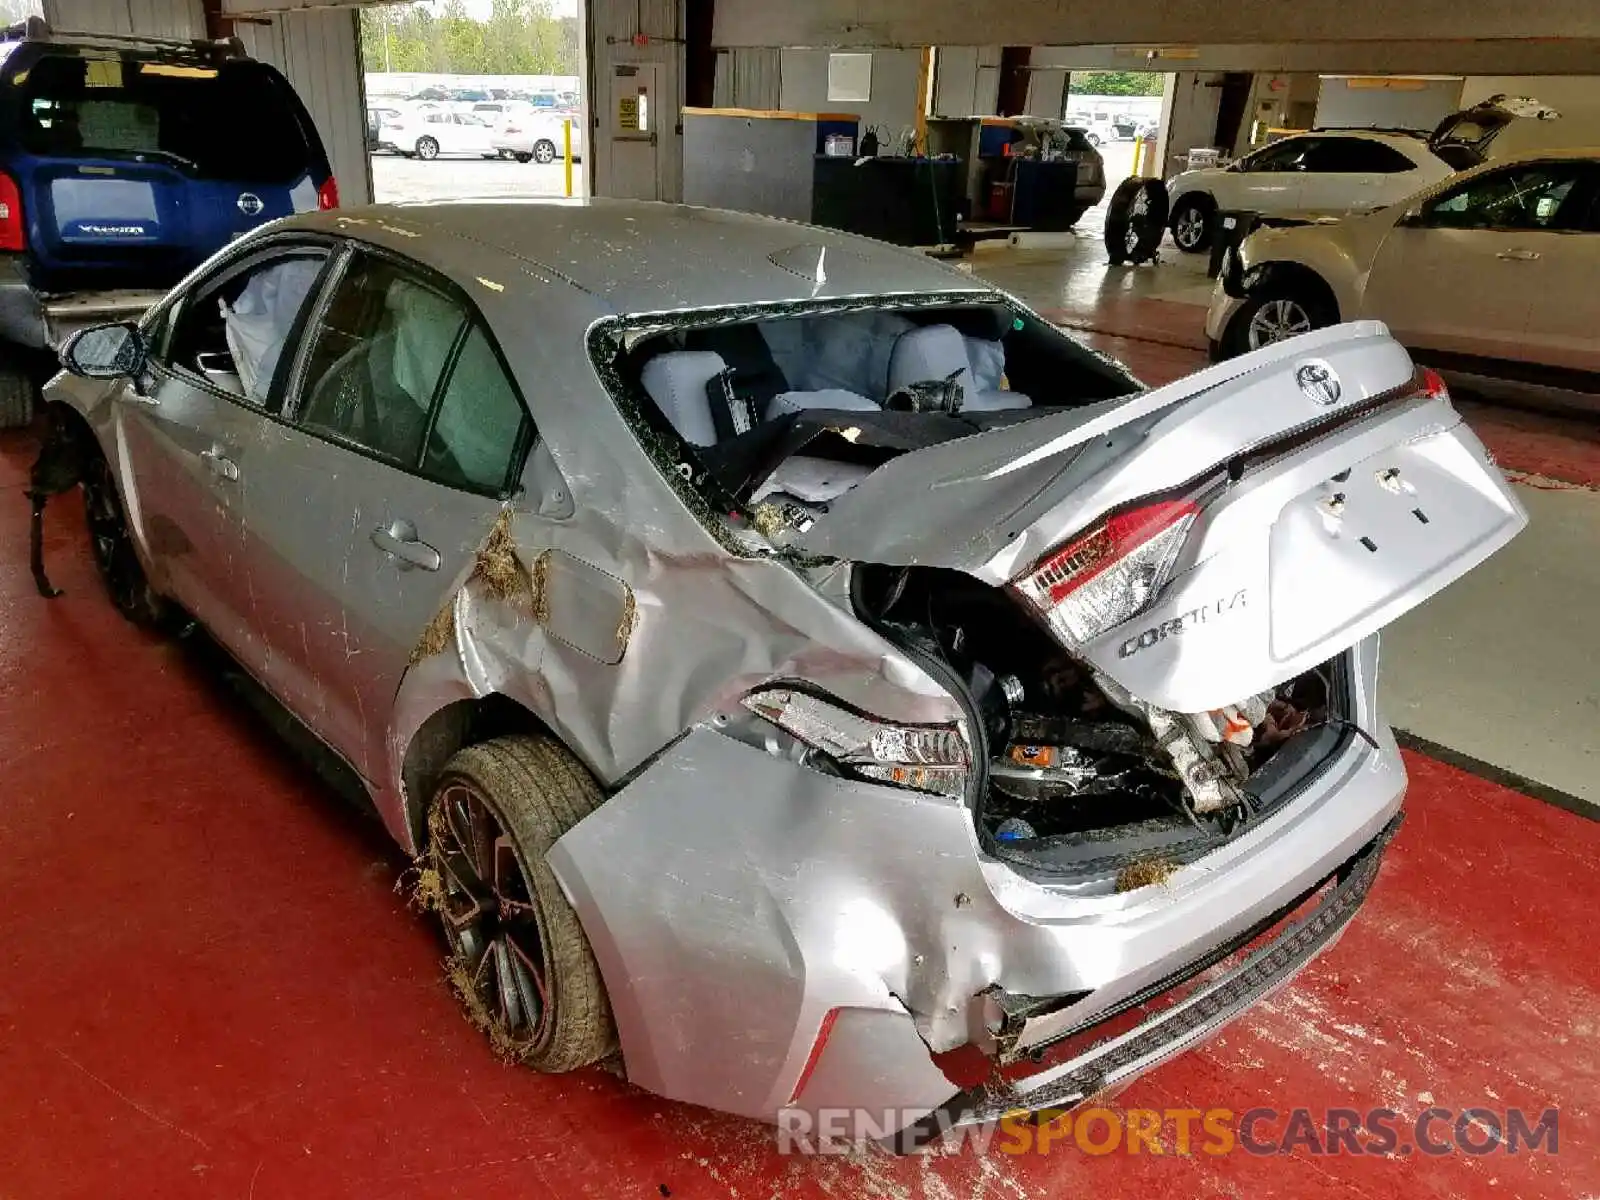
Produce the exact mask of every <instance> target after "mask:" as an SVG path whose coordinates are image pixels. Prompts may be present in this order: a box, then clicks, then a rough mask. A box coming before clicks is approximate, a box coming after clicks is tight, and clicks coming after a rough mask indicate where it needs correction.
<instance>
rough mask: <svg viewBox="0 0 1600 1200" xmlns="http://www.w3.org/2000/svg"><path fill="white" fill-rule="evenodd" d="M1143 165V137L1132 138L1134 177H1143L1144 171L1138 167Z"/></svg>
mask: <svg viewBox="0 0 1600 1200" xmlns="http://www.w3.org/2000/svg"><path fill="white" fill-rule="evenodd" d="M1143 165H1144V139H1143V138H1142V137H1136V138H1134V139H1133V174H1134V176H1135V177H1136V178H1143V177H1144V172H1143V171H1142V170H1141V169H1140V168H1141V167H1142V166H1143Z"/></svg>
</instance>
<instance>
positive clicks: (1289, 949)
mask: <svg viewBox="0 0 1600 1200" xmlns="http://www.w3.org/2000/svg"><path fill="white" fill-rule="evenodd" d="M1402 819H1403V818H1402V816H1400V815H1396V816H1395V817H1394V819H1393V820H1392V821H1390V823H1389V824H1388V825H1387V826H1386V827H1385V828H1384V829H1383V831H1382V832H1381V833H1380V834H1379V835H1378V836H1377V837H1376V838H1374V839H1373V840H1372V841H1371V842H1369V843H1368V844H1367V845H1365V846H1364V847H1362V849H1361V850H1360V851H1359V852H1358V853H1357V854H1356V855H1354V856H1353V857H1352V858H1351V859H1349V860H1348V861H1347V862H1345V863H1344V864H1342V865H1341V866H1340V867H1339V868H1338V870H1337V871H1335V872H1334V873H1333V874H1332V875H1331V876H1330V877H1329V878H1330V879H1331V880H1333V881H1334V886H1333V887H1332V888H1331V889H1330V890H1328V891H1327V892H1326V893H1325V894H1324V895H1323V896H1322V898H1321V899H1320V901H1319V902H1318V903H1317V905H1316V907H1315V908H1313V909H1311V910H1310V911H1309V912H1306V913H1305V914H1304V915H1301V916H1299V917H1297V918H1295V919H1294V920H1292V921H1290V922H1289V923H1288V924H1287V925H1285V926H1284V927H1283V928H1282V929H1281V930H1280V931H1279V932H1278V933H1277V934H1276V936H1274V937H1273V938H1272V940H1270V941H1268V942H1266V943H1264V944H1262V945H1260V946H1258V947H1256V948H1255V949H1253V950H1251V951H1250V952H1249V953H1248V954H1247V955H1246V956H1245V957H1243V958H1242V959H1240V960H1239V961H1238V962H1237V963H1236V964H1235V965H1234V966H1233V967H1231V968H1230V969H1229V970H1227V971H1226V972H1225V973H1223V974H1221V975H1220V976H1218V977H1217V978H1215V979H1213V980H1210V981H1208V982H1207V983H1205V984H1203V985H1201V986H1200V987H1198V988H1197V989H1196V990H1195V991H1194V992H1193V993H1192V994H1191V995H1189V996H1187V997H1185V998H1184V999H1182V1000H1181V1001H1179V1002H1178V1003H1176V1004H1173V1005H1171V1006H1170V1007H1168V1008H1165V1009H1163V1010H1161V1011H1159V1012H1157V1013H1156V1014H1155V1015H1153V1016H1151V1017H1150V1018H1148V1019H1147V1020H1145V1021H1144V1022H1142V1023H1141V1024H1139V1025H1137V1026H1136V1027H1134V1028H1133V1029H1130V1030H1128V1031H1126V1032H1124V1033H1121V1034H1120V1035H1118V1036H1115V1037H1112V1038H1109V1039H1106V1040H1104V1041H1102V1042H1100V1043H1099V1044H1097V1045H1094V1046H1092V1047H1090V1048H1089V1049H1087V1050H1085V1051H1083V1052H1081V1053H1079V1054H1077V1055H1076V1056H1074V1057H1073V1058H1071V1059H1068V1060H1067V1061H1065V1062H1060V1063H1056V1064H1054V1065H1052V1066H1050V1067H1048V1068H1046V1069H1045V1070H1043V1071H1040V1072H1038V1073H1036V1074H1034V1075H1031V1076H1027V1077H1024V1078H1021V1079H1014V1080H1009V1081H1006V1082H1004V1083H985V1084H982V1085H980V1086H978V1087H974V1088H970V1089H968V1090H966V1091H963V1092H960V1093H958V1094H957V1095H955V1096H953V1097H951V1098H950V1100H948V1101H947V1102H946V1103H945V1104H944V1105H942V1106H941V1107H940V1108H938V1109H936V1110H934V1111H933V1112H931V1113H929V1114H928V1115H927V1116H926V1117H923V1118H922V1119H921V1120H919V1121H917V1122H915V1123H914V1124H912V1125H909V1126H907V1127H906V1128H905V1129H904V1130H902V1131H901V1132H900V1133H899V1134H898V1135H897V1137H896V1138H895V1139H894V1142H893V1145H894V1148H895V1149H897V1150H899V1151H901V1152H907V1151H915V1150H919V1149H923V1148H925V1147H927V1146H929V1145H931V1144H932V1143H934V1142H936V1141H937V1140H938V1139H939V1138H941V1137H942V1136H944V1135H945V1134H946V1133H948V1132H949V1131H951V1130H954V1129H959V1128H962V1127H964V1126H970V1125H983V1124H989V1123H993V1122H995V1121H999V1120H1001V1119H1002V1118H1004V1117H1007V1116H1016V1115H1022V1114H1033V1113H1040V1112H1043V1111H1046V1110H1050V1111H1052V1112H1055V1111H1061V1110H1066V1109H1070V1108H1073V1107H1075V1106H1077V1105H1080V1104H1083V1103H1084V1102H1085V1101H1087V1100H1090V1099H1091V1098H1093V1097H1094V1096H1096V1095H1099V1094H1101V1093H1104V1092H1106V1091H1107V1090H1109V1089H1112V1088H1116V1087H1120V1086H1121V1085H1124V1084H1126V1083H1128V1082H1130V1081H1131V1080H1133V1079H1135V1078H1137V1077H1138V1076H1140V1075H1142V1074H1144V1073H1145V1072H1147V1071H1149V1070H1151V1069H1153V1068H1154V1067H1156V1066H1158V1065H1160V1064H1161V1063H1163V1062H1165V1061H1166V1060H1167V1059H1169V1058H1172V1057H1174V1056H1175V1055H1177V1054H1180V1053H1182V1052H1183V1051H1185V1050H1188V1049H1190V1048H1192V1047H1193V1046H1195V1045H1196V1044H1198V1043H1199V1042H1201V1041H1203V1040H1205V1039H1206V1038H1208V1037H1210V1036H1211V1035H1213V1034H1215V1033H1216V1032H1218V1031H1219V1030H1221V1029H1222V1028H1223V1027H1224V1026H1225V1025H1227V1024H1228V1023H1229V1022H1231V1021H1233V1020H1234V1019H1235V1018H1237V1017H1240V1016H1242V1015H1243V1014H1244V1013H1245V1012H1247V1011H1248V1010H1249V1009H1251V1008H1252V1007H1254V1006H1255V1005H1256V1004H1258V1003H1260V1002H1261V1001H1262V1000H1264V999H1266V998H1267V997H1268V996H1270V995H1271V994H1272V993H1273V992H1274V991H1276V990H1277V989H1278V988H1280V987H1282V986H1284V985H1285V984H1287V983H1288V982H1289V981H1290V980H1292V979H1293V978H1294V977H1295V976H1296V975H1297V974H1299V972H1300V971H1301V970H1302V969H1304V968H1305V967H1306V966H1307V965H1309V964H1310V963H1311V961H1312V960H1313V959H1314V958H1316V957H1317V955H1319V954H1321V953H1322V952H1323V951H1324V950H1326V949H1328V948H1329V947H1330V946H1332V945H1333V943H1334V942H1335V941H1337V940H1338V938H1339V935H1340V934H1342V933H1343V932H1344V930H1345V928H1346V927H1347V926H1348V925H1349V923H1350V921H1351V919H1352V918H1353V917H1354V916H1355V914H1356V912H1357V910H1358V909H1360V907H1361V905H1362V903H1363V902H1364V901H1365V900H1366V898H1367V895H1368V894H1369V893H1370V891H1371V889H1372V885H1373V883H1374V881H1375V880H1376V879H1377V877H1378V868H1379V865H1380V864H1381V862H1382V860H1383V853H1384V851H1385V849H1386V848H1387V847H1388V844H1389V842H1390V841H1391V840H1392V839H1393V837H1394V835H1395V832H1396V831H1397V830H1398V829H1399V827H1400V822H1401V820H1402ZM1324 882H1326V881H1324ZM1298 907H1299V905H1298V904H1295V905H1291V906H1289V911H1292V910H1293V909H1295V908H1298ZM1281 915H1283V914H1280V916H1281ZM1242 940H1243V941H1248V940H1249V939H1248V938H1246V939H1242ZM1212 961H1214V958H1212V959H1208V960H1205V961H1201V962H1199V963H1196V964H1195V965H1194V966H1193V967H1191V968H1190V969H1189V970H1188V971H1186V972H1185V973H1184V976H1183V978H1180V979H1177V980H1174V981H1172V982H1171V983H1170V985H1168V989H1166V990H1170V989H1171V988H1175V987H1178V986H1181V985H1182V984H1183V983H1185V982H1187V981H1188V980H1190V979H1192V978H1193V977H1194V976H1195V975H1197V974H1199V973H1200V971H1201V970H1203V969H1204V968H1205V967H1207V966H1208V965H1210V963H1211V962H1212ZM1159 994H1160V993H1159V992H1158V991H1156V990H1155V989H1152V991H1151V994H1150V995H1147V996H1146V997H1144V998H1145V999H1153V998H1155V997H1156V996H1157V995H1159ZM1124 1007H1131V1005H1129V1006H1124ZM1113 1015H1114V1014H1113ZM1105 1019H1107V1015H1102V1017H1101V1018H1100V1020H1102V1021H1103V1020H1105ZM1076 1032H1080V1031H1079V1030H1067V1031H1065V1032H1064V1033H1063V1034H1062V1035H1061V1037H1060V1038H1058V1039H1057V1040H1058V1041H1059V1040H1064V1039H1065V1037H1066V1036H1069V1035H1070V1034H1072V1033H1076ZM1041 1049H1042V1047H1041Z"/></svg>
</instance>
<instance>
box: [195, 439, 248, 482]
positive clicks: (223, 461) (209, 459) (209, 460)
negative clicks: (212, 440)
mask: <svg viewBox="0 0 1600 1200" xmlns="http://www.w3.org/2000/svg"><path fill="white" fill-rule="evenodd" d="M200 461H201V462H203V463H205V464H206V467H207V469H208V470H210V472H211V473H212V474H213V475H215V476H216V477H217V478H218V479H228V480H233V479H237V478H239V465H238V464H237V463H236V462H234V461H233V459H231V458H229V457H228V456H227V455H226V454H224V453H223V452H222V450H221V449H220V448H219V447H217V446H213V447H211V449H209V450H202V451H200Z"/></svg>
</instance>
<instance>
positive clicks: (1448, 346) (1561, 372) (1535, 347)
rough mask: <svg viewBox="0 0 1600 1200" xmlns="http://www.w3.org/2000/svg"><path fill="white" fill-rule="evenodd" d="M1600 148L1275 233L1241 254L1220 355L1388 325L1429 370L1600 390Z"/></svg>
mask: <svg viewBox="0 0 1600 1200" xmlns="http://www.w3.org/2000/svg"><path fill="white" fill-rule="evenodd" d="M1597 278H1600V150H1596V149H1589V150H1563V151H1548V152H1545V153H1543V154H1539V155H1535V156H1530V157H1525V158H1522V159H1519V160H1516V161H1513V162H1509V163H1505V162H1491V163H1489V164H1487V165H1485V166H1481V167H1477V168H1475V169H1473V170H1471V171H1466V172H1463V173H1462V174H1460V175H1458V176H1454V177H1452V178H1451V179H1449V180H1446V181H1444V182H1442V183H1439V184H1435V185H1434V186H1433V187H1431V188H1428V189H1425V190H1424V191H1423V192H1422V193H1420V194H1419V195H1417V196H1415V197H1412V198H1411V199H1409V200H1406V201H1403V202H1401V203H1400V204H1397V205H1394V206H1392V207H1389V208H1386V209H1384V210H1383V211H1381V212H1377V213H1372V214H1370V215H1367V216H1362V217H1352V218H1349V219H1346V220H1343V221H1337V222H1332V223H1327V224H1319V225H1305V226H1297V227H1290V228H1282V229H1264V230H1260V231H1258V232H1257V233H1255V234H1253V235H1252V236H1250V237H1249V238H1247V239H1246V240H1245V242H1244V244H1243V246H1242V247H1240V249H1239V251H1238V252H1237V253H1235V252H1233V251H1229V252H1228V255H1227V257H1226V259H1225V262H1224V269H1223V272H1222V278H1221V280H1219V282H1218V286H1217V291H1216V295H1215V297H1214V299H1213V300H1212V304H1211V309H1210V312H1209V313H1208V315H1207V319H1206V332H1207V335H1208V336H1209V338H1210V339H1211V343H1212V347H1213V350H1214V353H1215V354H1216V356H1217V357H1223V358H1226V357H1231V356H1232V355H1234V354H1239V353H1243V352H1245V351H1248V350H1253V349H1256V348H1257V347H1260V346H1265V345H1267V344H1269V343H1271V342H1275V341H1279V340H1281V339H1282V338H1285V337H1288V336H1291V335H1294V334H1298V333H1303V332H1305V331H1307V330H1311V329H1316V328H1319V327H1321V326H1324V325H1332V324H1334V323H1336V322H1339V321H1351V320H1357V319H1361V318H1369V317H1372V318H1377V319H1378V320H1381V321H1383V322H1384V324H1386V325H1387V326H1388V327H1389V329H1390V331H1391V332H1392V333H1393V334H1394V336H1395V337H1396V338H1397V339H1398V340H1399V341H1400V342H1401V343H1402V344H1404V345H1405V346H1406V347H1407V348H1409V349H1411V350H1412V351H1413V352H1414V353H1415V354H1416V355H1417V357H1418V358H1419V359H1420V360H1422V361H1427V362H1432V363H1433V364H1434V365H1436V366H1439V367H1441V368H1443V369H1446V370H1454V371H1456V372H1458V373H1462V374H1470V375H1473V376H1476V377H1489V378H1493V379H1497V380H1506V379H1510V380H1513V381H1516V382H1518V383H1522V384H1527V383H1535V384H1544V385H1548V386H1554V387H1557V388H1560V389H1562V390H1563V391H1569V392H1571V391H1576V392H1586V393H1595V392H1600V338H1597V337H1596V330H1600V291H1597V290H1596V288H1595V282H1594V281H1595V280H1596V279H1597Z"/></svg>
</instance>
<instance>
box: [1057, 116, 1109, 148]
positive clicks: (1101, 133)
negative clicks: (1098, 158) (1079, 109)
mask: <svg viewBox="0 0 1600 1200" xmlns="http://www.w3.org/2000/svg"><path fill="white" fill-rule="evenodd" d="M1066 125H1067V128H1069V129H1081V130H1082V131H1083V136H1084V137H1086V138H1088V139H1089V144H1090V145H1091V146H1094V147H1096V148H1097V149H1098V148H1099V147H1100V146H1102V145H1104V144H1105V143H1106V142H1114V141H1116V140H1117V129H1116V126H1115V125H1113V124H1112V123H1111V117H1110V115H1109V114H1106V113H1073V114H1071V115H1070V116H1068V117H1067V120H1066Z"/></svg>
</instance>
